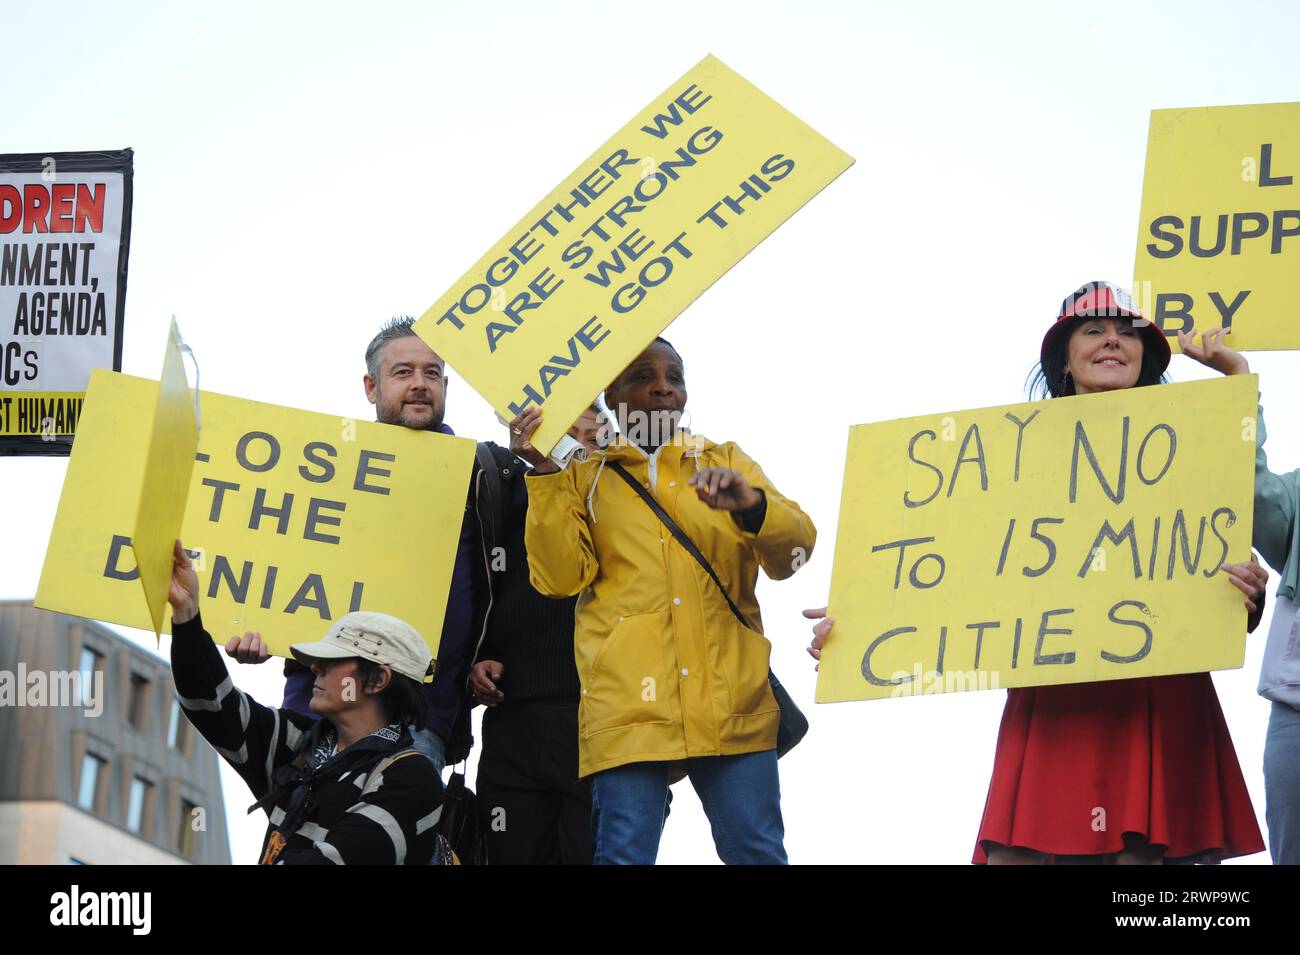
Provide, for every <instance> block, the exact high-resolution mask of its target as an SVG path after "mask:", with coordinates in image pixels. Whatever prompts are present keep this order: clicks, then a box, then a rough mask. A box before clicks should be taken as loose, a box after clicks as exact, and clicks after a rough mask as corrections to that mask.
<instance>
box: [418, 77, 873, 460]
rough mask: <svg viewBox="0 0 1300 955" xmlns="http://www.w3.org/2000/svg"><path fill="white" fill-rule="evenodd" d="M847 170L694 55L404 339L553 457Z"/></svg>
mask: <svg viewBox="0 0 1300 955" xmlns="http://www.w3.org/2000/svg"><path fill="white" fill-rule="evenodd" d="M852 163H853V159H852V157H850V156H849V155H847V154H846V153H844V152H842V151H841V150H840V149H838V148H837V147H836V146H835V145H833V144H832V143H831V142H829V141H828V140H826V139H825V138H823V137H822V136H821V135H820V134H818V133H817V132H816V131H815V130H814V129H812V128H811V127H809V126H807V125H806V124H805V123H803V122H802V121H801V120H800V119H799V118H798V117H797V116H795V115H794V114H792V113H790V112H789V111H787V110H786V109H784V108H783V107H781V106H780V105H779V104H777V103H776V102H774V101H773V100H771V99H769V98H768V97H767V96H765V95H764V94H763V93H762V92H761V91H759V90H758V89H756V88H755V87H754V86H751V85H750V84H749V83H748V82H746V81H745V79H743V78H742V77H741V76H739V75H737V74H736V73H734V72H732V71H731V70H730V69H728V68H727V67H726V66H724V65H723V64H722V63H721V62H719V61H718V60H717V59H716V58H715V57H712V56H708V57H705V58H704V59H703V60H702V61H701V62H700V63H699V64H698V65H697V66H696V67H695V68H694V69H692V70H691V71H690V72H689V73H687V74H686V75H685V76H683V77H682V78H681V79H680V80H678V81H677V82H676V83H674V84H673V85H672V86H670V87H669V88H668V89H667V90H665V91H664V93H663V94H662V95H660V96H658V97H656V98H655V100H654V101H653V102H652V103H651V104H650V105H649V106H647V107H646V108H645V109H643V110H642V111H641V112H640V113H638V114H637V115H636V117H635V118H634V119H633V120H632V121H631V122H630V123H628V124H627V125H626V126H624V127H623V128H622V129H621V130H619V132H618V133H616V134H615V135H614V137H613V138H612V139H610V140H609V142H607V143H606V144H605V145H604V146H602V147H600V149H598V150H596V152H594V153H592V154H591V155H590V156H589V157H588V158H587V159H585V160H584V161H583V162H582V164H581V165H579V166H578V168H577V169H576V170H574V172H573V173H572V174H571V175H570V176H569V177H568V178H567V179H565V180H564V181H563V182H562V183H561V184H560V185H559V186H558V187H556V189H555V190H554V191H553V192H551V194H550V195H548V196H547V197H546V198H545V199H543V200H542V201H541V202H540V203H538V204H537V206H535V207H534V208H533V209H532V210H531V211H529V213H528V214H527V215H525V216H524V217H523V219H521V220H520V221H519V222H518V223H517V224H516V225H515V226H514V227H513V228H511V229H510V231H509V232H507V233H506V235H505V237H504V238H503V239H502V240H501V241H500V242H498V243H497V244H496V245H495V246H494V247H493V248H492V249H491V250H489V251H488V253H487V254H486V255H484V256H483V257H482V258H481V259H479V261H478V262H477V263H475V265H474V266H473V267H472V268H471V269H470V270H469V271H468V272H466V273H465V275H463V276H462V277H461V278H460V279H459V280H458V281H457V282H456V283H455V284H454V285H453V286H452V287H451V288H450V289H449V290H448V291H447V292H446V294H444V295H443V296H442V297H441V298H440V299H438V301H437V302H435V303H434V304H433V306H432V307H430V308H429V310H428V311H426V312H425V313H424V315H423V316H421V318H420V320H419V321H418V322H417V323H416V325H415V330H416V332H418V333H419V334H420V335H421V337H423V338H424V339H425V340H426V341H427V342H428V343H429V345H430V346H431V347H432V348H433V349H434V351H436V352H438V354H439V355H441V356H442V357H443V358H445V359H446V360H447V361H448V362H449V363H450V364H452V365H453V366H455V368H456V369H457V371H459V372H460V373H461V374H462V375H463V376H464V377H465V379H466V380H467V381H468V382H469V383H470V384H471V385H472V386H473V387H474V388H475V389H476V390H477V391H478V392H479V393H480V394H481V395H483V396H484V397H485V398H486V399H487V400H488V401H489V402H490V403H491V404H492V407H493V408H495V409H496V411H497V413H498V414H499V415H501V416H502V417H503V418H504V419H506V420H509V419H511V418H513V417H514V416H515V415H518V414H519V413H520V412H522V411H524V410H525V409H527V408H532V407H540V408H544V409H545V416H544V417H543V420H542V425H541V427H540V428H539V429H538V431H537V433H536V435H535V436H534V437H533V443H534V444H535V445H536V446H537V447H539V448H545V449H548V450H550V449H551V448H553V447H554V446H555V445H556V443H557V442H559V440H560V439H561V437H562V436H563V435H564V433H565V431H566V430H567V429H568V427H569V425H570V424H571V423H572V422H573V420H574V419H575V418H577V417H578V415H579V414H581V413H582V411H583V410H584V409H585V408H586V407H587V406H588V405H590V404H591V401H592V399H593V398H594V397H595V396H596V394H597V393H598V392H600V391H601V390H603V389H604V388H605V386H606V385H608V384H609V382H610V381H612V380H613V379H614V377H615V376H616V375H617V374H618V373H619V372H620V371H622V370H623V368H625V367H626V366H627V364H628V363H629V362H630V361H631V360H632V359H633V358H634V357H635V356H636V355H637V354H638V353H639V352H640V351H641V350H642V349H643V348H644V347H645V346H646V345H647V344H648V343H649V342H650V341H651V340H652V339H653V338H654V337H655V336H656V335H658V334H659V332H661V331H662V330H663V329H664V328H665V327H666V326H667V325H668V323H669V322H671V321H672V320H673V319H674V318H676V317H677V315H679V314H680V313H681V312H682V311H683V310H684V309H685V308H686V307H687V306H688V305H690V303H691V302H693V301H694V300H695V299H696V298H697V297H698V296H699V295H700V294H701V293H702V292H703V291H704V290H705V289H706V288H708V287H709V286H710V285H712V284H713V283H714V282H715V281H717V279H718V278H719V277H720V276H721V275H722V274H723V273H725V272H726V271H727V270H728V269H729V268H731V267H732V266H733V265H735V264H736V263H737V262H739V261H740V260H741V259H742V258H744V256H745V255H746V254H747V253H748V252H749V251H750V250H751V249H753V248H754V246H756V245H758V243H759V242H761V241H762V240H763V239H764V238H766V237H767V236H768V235H769V234H771V233H772V232H773V231H774V230H775V229H776V228H777V227H778V226H780V225H781V223H783V222H785V220H786V219H788V218H789V217H790V216H792V215H793V214H794V213H795V212H796V211H797V210H798V209H799V208H800V207H801V206H803V204H804V203H806V202H807V201H808V200H809V199H811V198H812V197H813V196H815V195H816V194H817V193H818V192H820V191H821V190H822V189H823V188H824V187H825V186H826V185H827V184H828V183H830V182H831V181H832V180H833V179H835V177H836V176H838V175H839V174H840V173H842V172H843V171H844V170H845V169H847V168H848V167H849V166H850V165H852Z"/></svg>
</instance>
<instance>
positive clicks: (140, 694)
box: [127, 673, 149, 733]
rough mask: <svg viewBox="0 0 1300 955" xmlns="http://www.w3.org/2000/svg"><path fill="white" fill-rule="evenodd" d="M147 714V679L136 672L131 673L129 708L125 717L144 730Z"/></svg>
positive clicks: (137, 727) (141, 730)
mask: <svg viewBox="0 0 1300 955" xmlns="http://www.w3.org/2000/svg"><path fill="white" fill-rule="evenodd" d="M148 714H149V681H148V680H147V679H145V678H144V677H142V676H141V675H140V674H138V673H132V674H131V710H130V712H129V713H128V715H127V719H128V720H130V721H131V725H132V726H134V727H135V728H136V729H137V730H139V731H140V732H142V733H143V732H144V731H145V729H146V726H145V717H146V716H148Z"/></svg>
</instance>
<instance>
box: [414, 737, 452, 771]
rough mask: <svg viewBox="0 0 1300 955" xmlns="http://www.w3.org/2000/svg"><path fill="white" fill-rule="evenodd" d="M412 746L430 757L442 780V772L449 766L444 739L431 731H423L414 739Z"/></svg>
mask: <svg viewBox="0 0 1300 955" xmlns="http://www.w3.org/2000/svg"><path fill="white" fill-rule="evenodd" d="M411 745H412V746H413V747H414V748H415V749H417V750H419V751H420V752H421V753H423V754H424V755H425V756H428V757H429V759H430V761H431V762H432V763H433V768H434V769H436V770H437V771H438V776H439V778H441V777H442V771H443V769H445V768H446V766H447V744H446V743H444V742H443V741H442V737H441V736H439V735H438V734H437V733H435V732H434V731H433V730H431V729H422V730H420V731H419V732H418V733H416V734H415V736H414V737H412V739H411Z"/></svg>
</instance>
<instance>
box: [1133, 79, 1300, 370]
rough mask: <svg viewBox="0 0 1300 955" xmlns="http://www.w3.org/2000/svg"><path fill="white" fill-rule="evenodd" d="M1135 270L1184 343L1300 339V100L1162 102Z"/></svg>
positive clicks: (1150, 302)
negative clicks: (1193, 339) (1197, 336)
mask: <svg viewBox="0 0 1300 955" xmlns="http://www.w3.org/2000/svg"><path fill="white" fill-rule="evenodd" d="M1133 276H1134V283H1133V292H1134V295H1135V296H1136V297H1137V299H1138V303H1139V305H1140V307H1141V308H1142V310H1143V314H1144V315H1146V316H1147V317H1148V318H1150V319H1151V320H1152V321H1154V322H1155V323H1156V324H1157V325H1159V326H1160V327H1161V328H1162V329H1163V330H1164V332H1165V334H1166V335H1168V336H1169V337H1170V340H1169V344H1170V345H1171V346H1172V347H1173V348H1174V350H1175V351H1176V350H1178V348H1179V345H1178V339H1177V334H1178V332H1179V331H1182V330H1185V329H1187V328H1193V327H1194V328H1196V329H1198V330H1202V331H1203V330H1205V329H1208V328H1215V327H1217V326H1228V327H1231V329H1232V333H1231V338H1230V339H1229V340H1228V344H1230V345H1232V347H1234V348H1236V349H1238V350H1256V351H1261V350H1270V349H1294V348H1300V103H1276V104H1271V105H1267V106H1216V107H1209V108H1205V109H1158V110H1153V111H1152V113H1151V127H1150V132H1149V134H1148V137H1147V162H1146V177H1145V179H1144V180H1143V185H1142V218H1141V222H1140V223H1139V227H1138V240H1137V258H1136V262H1135V264H1134V266H1133Z"/></svg>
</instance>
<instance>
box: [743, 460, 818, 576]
mask: <svg viewBox="0 0 1300 955" xmlns="http://www.w3.org/2000/svg"><path fill="white" fill-rule="evenodd" d="M728 467H730V468H731V469H732V470H735V471H739V472H740V473H741V474H743V475H744V476H745V480H746V481H748V482H749V483H750V485H751V486H752V487H753V488H754V489H755V490H761V491H762V492H763V494H764V495H765V496H766V497H767V513H766V515H765V516H764V518H763V526H762V527H760V528H759V529H758V532H757V533H750V532H749V531H746V530H744V529H743V528H739V527H738V528H737V529H738V532H739V533H740V536H741V537H743V538H744V539H745V540H747V541H748V542H749V545H750V547H752V548H753V550H754V554H755V555H756V556H757V557H758V562H759V565H760V566H761V567H762V568H763V572H764V573H766V574H767V576H768V577H770V578H772V579H773V580H785V579H786V578H787V577H790V576H792V575H793V574H794V572H795V571H796V570H798V569H799V568H800V567H802V566H803V565H804V564H806V563H807V562H808V558H809V557H811V556H812V551H813V545H814V544H816V543H817V528H816V527H814V526H813V522H812V518H810V517H809V516H808V515H807V514H805V513H804V512H803V511H802V510H801V509H800V508H799V505H798V504H796V503H795V502H794V501H792V500H790V499H789V498H787V497H786V496H785V495H783V494H782V493H781V492H780V491H778V490H777V489H776V488H774V487H773V486H772V482H771V481H769V480H768V479H767V475H766V474H764V473H763V469H762V468H760V467H759V466H758V465H757V464H756V463H755V462H754V459H753V458H751V457H750V456H749V455H747V454H746V453H745V452H744V451H742V450H740V448H738V447H736V445H734V444H733V445H731V454H730V462H729V464H728Z"/></svg>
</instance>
